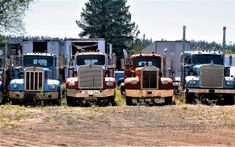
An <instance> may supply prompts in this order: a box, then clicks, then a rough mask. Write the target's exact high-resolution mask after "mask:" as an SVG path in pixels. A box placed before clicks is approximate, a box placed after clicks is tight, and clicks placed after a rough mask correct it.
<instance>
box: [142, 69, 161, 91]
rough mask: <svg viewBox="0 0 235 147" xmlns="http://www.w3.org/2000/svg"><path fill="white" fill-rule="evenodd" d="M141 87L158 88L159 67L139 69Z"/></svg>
mask: <svg viewBox="0 0 235 147" xmlns="http://www.w3.org/2000/svg"><path fill="white" fill-rule="evenodd" d="M141 75H142V76H141V77H142V80H141V81H142V82H141V88H142V89H151V88H153V89H156V88H158V77H159V76H158V75H159V69H158V68H156V67H154V66H152V67H143V69H142V70H141Z"/></svg>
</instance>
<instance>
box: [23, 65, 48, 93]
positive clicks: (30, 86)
mask: <svg viewBox="0 0 235 147" xmlns="http://www.w3.org/2000/svg"><path fill="white" fill-rule="evenodd" d="M24 75H25V76H24V80H25V81H24V83H25V91H42V90H43V83H44V82H43V80H44V76H43V75H44V73H43V71H33V70H30V69H28V70H25V73H24Z"/></svg>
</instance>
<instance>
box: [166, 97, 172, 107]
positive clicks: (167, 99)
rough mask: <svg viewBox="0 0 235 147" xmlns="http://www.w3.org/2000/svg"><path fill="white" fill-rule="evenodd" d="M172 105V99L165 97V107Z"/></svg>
mask: <svg viewBox="0 0 235 147" xmlns="http://www.w3.org/2000/svg"><path fill="white" fill-rule="evenodd" d="M171 104H172V97H171V96H170V97H165V105H171Z"/></svg>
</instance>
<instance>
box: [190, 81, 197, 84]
mask: <svg viewBox="0 0 235 147" xmlns="http://www.w3.org/2000/svg"><path fill="white" fill-rule="evenodd" d="M189 84H191V85H195V84H197V81H195V80H190V81H189Z"/></svg>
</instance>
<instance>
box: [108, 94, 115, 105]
mask: <svg viewBox="0 0 235 147" xmlns="http://www.w3.org/2000/svg"><path fill="white" fill-rule="evenodd" d="M108 99H109V102H110V103H111V105H112V106H116V103H115V96H110V97H109V98H108Z"/></svg>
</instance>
